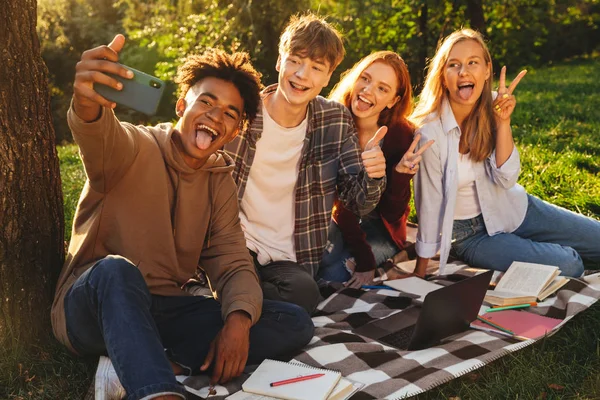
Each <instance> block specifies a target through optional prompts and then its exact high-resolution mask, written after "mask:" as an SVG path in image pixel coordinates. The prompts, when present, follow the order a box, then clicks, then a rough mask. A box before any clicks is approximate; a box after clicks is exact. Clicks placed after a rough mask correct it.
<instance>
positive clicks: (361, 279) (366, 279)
mask: <svg viewBox="0 0 600 400" xmlns="http://www.w3.org/2000/svg"><path fill="white" fill-rule="evenodd" d="M374 277H375V270H371V271H365V272H357V271H354V273H353V274H352V276H351V277H350V279H348V281H347V282H345V283H344V286H346V287H351V288H354V289H360V287H361V286H362V285H371V284H372V283H373V278H374Z"/></svg>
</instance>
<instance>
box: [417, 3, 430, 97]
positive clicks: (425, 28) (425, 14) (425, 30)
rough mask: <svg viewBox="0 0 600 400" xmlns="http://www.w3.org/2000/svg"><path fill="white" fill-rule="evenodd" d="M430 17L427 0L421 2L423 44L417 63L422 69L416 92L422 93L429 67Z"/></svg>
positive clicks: (418, 76)
mask: <svg viewBox="0 0 600 400" xmlns="http://www.w3.org/2000/svg"><path fill="white" fill-rule="evenodd" d="M428 19H429V9H428V7H427V2H425V1H424V2H423V3H422V4H421V7H420V10H419V35H420V37H421V45H420V46H419V56H418V57H419V62H418V64H417V71H422V72H420V73H419V74H418V75H417V82H416V84H415V87H416V88H417V90H416V92H417V93H420V92H421V89H422V85H423V82H424V80H425V73H426V69H427V52H428V51H429V41H428V39H429V25H428V23H427V21H428Z"/></svg>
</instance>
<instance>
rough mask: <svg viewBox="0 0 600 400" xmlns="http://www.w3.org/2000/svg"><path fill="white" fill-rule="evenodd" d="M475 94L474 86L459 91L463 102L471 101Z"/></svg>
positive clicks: (464, 87)
mask: <svg viewBox="0 0 600 400" xmlns="http://www.w3.org/2000/svg"><path fill="white" fill-rule="evenodd" d="M472 94H473V86H463V87H461V88H459V89H458V95H459V96H460V98H461V99H463V100H469V97H471V95H472Z"/></svg>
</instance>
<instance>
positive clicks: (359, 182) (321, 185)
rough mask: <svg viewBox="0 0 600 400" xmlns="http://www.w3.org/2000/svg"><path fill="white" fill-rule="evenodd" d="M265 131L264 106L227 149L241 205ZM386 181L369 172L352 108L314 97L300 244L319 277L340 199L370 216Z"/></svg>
mask: <svg viewBox="0 0 600 400" xmlns="http://www.w3.org/2000/svg"><path fill="white" fill-rule="evenodd" d="M276 89H277V85H276V84H275V85H271V86H269V87H267V88H266V89H265V90H264V91H263V98H264V97H266V96H268V95H270V94H272V93H274V92H275V90H276ZM262 130H263V117H262V106H261V107H260V108H259V113H258V115H257V117H256V119H255V121H254V123H253V124H252V125H251V126H250V128H249V129H248V130H246V131H244V132H241V133H240V134H239V135H238V136H237V137H236V138H235V139H234V140H233V141H231V142H230V143H229V144H227V145H225V151H226V152H227V153H228V154H229V155H230V156H231V157H232V158H233V160H234V162H235V167H234V170H233V179H234V180H235V182H236V184H237V187H238V200H239V201H240V202H241V201H242V198H243V196H244V191H245V188H246V183H247V182H248V175H249V174H250V168H251V167H252V162H253V161H254V155H255V154H256V143H257V141H258V140H259V139H260V137H261V134H262ZM385 182H386V180H385V177H384V178H381V179H372V178H369V177H368V175H367V173H366V171H365V170H364V168H363V166H362V160H361V151H360V146H359V144H358V137H357V135H356V128H355V127H354V123H353V121H352V116H351V115H350V112H349V111H348V110H347V109H346V107H344V106H343V105H341V104H339V103H337V102H334V101H330V100H326V99H325V98H323V97H321V96H317V97H316V98H315V99H313V100H312V101H311V102H310V103H309V105H308V127H307V130H306V137H305V139H304V145H303V148H302V155H301V157H300V169H299V173H298V180H297V182H296V204H295V226H294V246H295V249H296V259H297V261H298V263H299V264H300V265H301V266H302V267H304V268H305V269H306V270H307V271H311V272H312V274H313V276H315V275H316V273H317V271H318V265H319V262H320V260H321V257H322V256H323V250H324V249H325V245H326V243H327V234H328V230H329V223H330V220H331V209H332V207H333V202H334V200H335V198H336V196H337V197H339V199H340V200H341V201H342V203H343V204H344V206H345V207H346V208H347V209H348V210H350V211H352V212H354V213H355V214H357V215H365V214H367V213H368V212H370V211H371V210H372V209H373V208H375V206H376V205H377V203H378V202H379V198H380V196H381V193H382V192H383V190H384V189H385Z"/></svg>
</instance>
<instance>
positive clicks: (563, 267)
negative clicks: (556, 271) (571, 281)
mask: <svg viewBox="0 0 600 400" xmlns="http://www.w3.org/2000/svg"><path fill="white" fill-rule="evenodd" d="M570 250H571V251H572V252H573V253H572V254H571V255H570V257H568V259H566V260H564V261H563V262H561V263H560V265H559V268H560V272H561V275H564V276H569V277H573V278H579V277H581V276H582V275H583V272H584V271H585V266H584V265H583V260H582V259H581V257H580V256H579V253H577V251H575V250H574V249H570Z"/></svg>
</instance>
